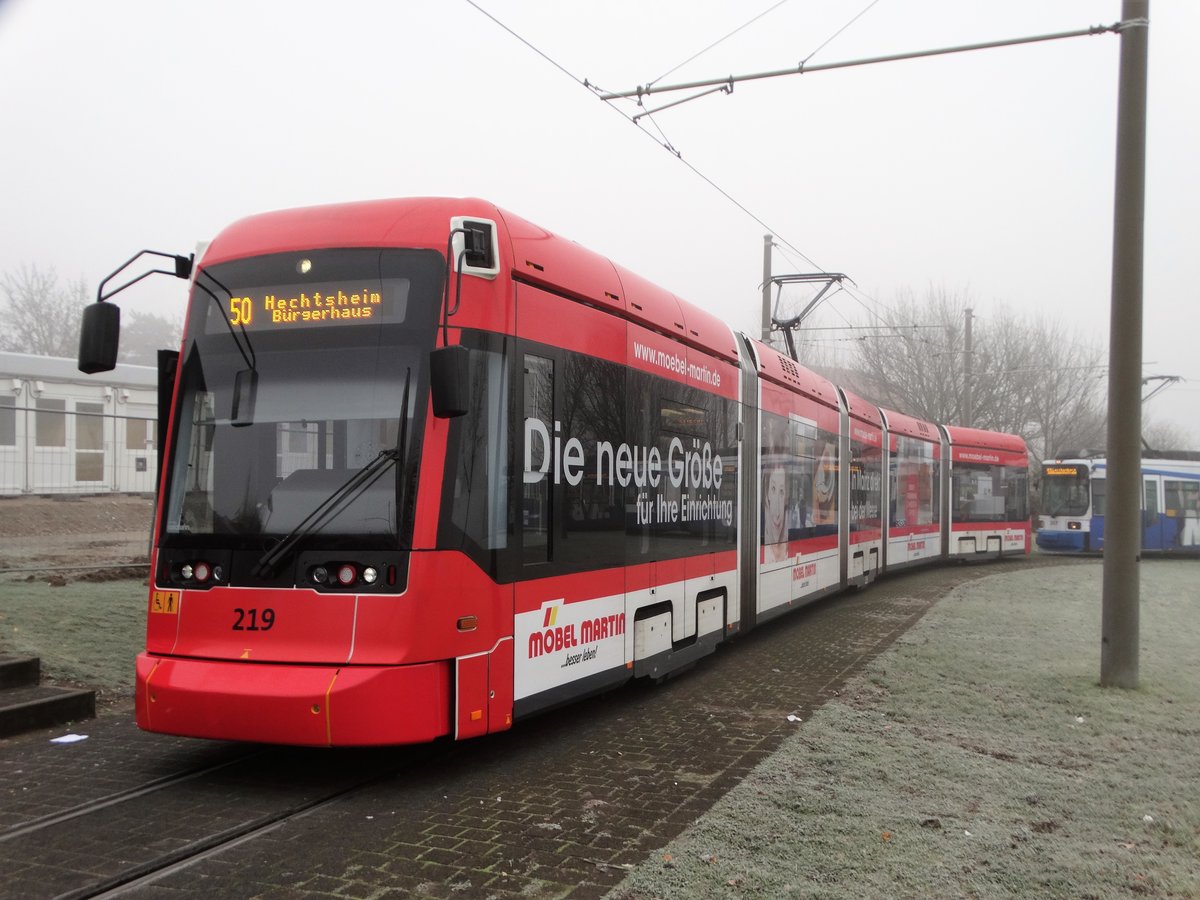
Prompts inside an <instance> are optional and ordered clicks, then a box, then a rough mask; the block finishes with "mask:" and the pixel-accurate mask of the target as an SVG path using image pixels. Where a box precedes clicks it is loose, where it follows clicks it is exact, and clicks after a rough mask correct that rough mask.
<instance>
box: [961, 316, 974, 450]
mask: <svg viewBox="0 0 1200 900" xmlns="http://www.w3.org/2000/svg"><path fill="white" fill-rule="evenodd" d="M965 312H966V315H967V322H966V325H965V326H964V327H963V425H965V426H966V427H968V428H974V427H975V422H974V419H975V410H973V409H972V408H971V406H972V401H973V399H974V398H973V397H972V396H971V379H972V377H973V372H972V369H973V366H972V363H971V307H969V306H968V307H967V308H966V310H965Z"/></svg>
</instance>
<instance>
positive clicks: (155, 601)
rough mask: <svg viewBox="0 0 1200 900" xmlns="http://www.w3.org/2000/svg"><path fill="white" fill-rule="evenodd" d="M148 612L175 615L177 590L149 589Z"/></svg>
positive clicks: (177, 607)
mask: <svg viewBox="0 0 1200 900" xmlns="http://www.w3.org/2000/svg"><path fill="white" fill-rule="evenodd" d="M150 612H152V613H166V614H167V615H169V616H173V615H176V614H177V613H178V612H179V591H151V592H150Z"/></svg>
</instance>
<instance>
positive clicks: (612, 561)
mask: <svg viewBox="0 0 1200 900" xmlns="http://www.w3.org/2000/svg"><path fill="white" fill-rule="evenodd" d="M560 377H561V379H562V384H563V390H562V391H561V392H560V393H561V409H560V410H559V413H560V414H559V420H560V421H561V422H562V428H563V430H562V435H561V444H560V448H559V451H558V452H559V455H560V459H561V467H562V468H563V470H564V474H563V476H562V477H561V478H560V479H558V484H557V485H556V486H555V488H554V489H555V490H557V491H559V492H560V493H561V501H560V502H561V503H562V507H561V515H560V516H559V519H558V521H559V523H560V527H559V528H558V529H557V530H556V535H555V536H556V542H555V545H554V565H555V570H556V571H567V572H582V571H586V570H588V569H598V568H603V567H606V566H620V565H623V564H624V562H625V504H626V497H625V495H626V491H627V489H626V488H622V487H621V486H620V485H619V484H615V483H613V479H611V478H605V477H603V469H602V467H601V466H600V465H599V460H598V458H597V457H598V448H599V447H600V445H601V444H606V445H611V444H612V443H613V442H614V439H616V438H621V439H623V438H624V437H625V431H626V429H625V405H624V403H623V402H622V401H621V399H620V398H622V397H624V396H625V393H626V389H627V388H626V372H625V369H624V367H622V366H620V365H618V364H617V363H613V362H609V361H607V360H603V359H597V358H596V357H592V356H585V355H583V354H581V353H566V354H564V355H563V362H562V370H561V373H560ZM699 413H700V414H701V415H703V411H702V410H700V411H699ZM618 443H619V441H618ZM644 466H645V464H644V461H643V469H644Z"/></svg>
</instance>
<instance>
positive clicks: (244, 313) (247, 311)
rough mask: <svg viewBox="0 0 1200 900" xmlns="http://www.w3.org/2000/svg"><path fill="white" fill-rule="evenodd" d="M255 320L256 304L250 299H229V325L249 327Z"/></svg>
mask: <svg viewBox="0 0 1200 900" xmlns="http://www.w3.org/2000/svg"><path fill="white" fill-rule="evenodd" d="M253 318H254V304H253V303H251V302H250V298H249V297H230V298H229V323H230V324H231V325H249V324H250V320H251V319H253Z"/></svg>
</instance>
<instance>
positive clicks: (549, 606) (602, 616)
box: [514, 596, 625, 699]
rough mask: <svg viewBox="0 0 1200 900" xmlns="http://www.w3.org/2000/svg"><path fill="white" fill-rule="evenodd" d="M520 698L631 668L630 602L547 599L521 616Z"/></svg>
mask: <svg viewBox="0 0 1200 900" xmlns="http://www.w3.org/2000/svg"><path fill="white" fill-rule="evenodd" d="M514 635H515V639H516V646H517V654H518V657H517V668H516V684H515V689H516V693H515V696H516V697H517V699H520V698H522V697H528V696H530V695H532V694H537V693H540V692H542V691H545V690H549V689H550V688H554V687H557V686H559V685H561V684H565V683H566V682H568V681H573V680H575V679H576V678H581V677H584V676H587V675H593V674H596V673H599V672H603V671H605V670H607V669H615V668H620V667H622V666H624V665H625V598H624V597H622V596H616V597H598V598H595V599H593V600H581V601H577V602H574V603H567V602H565V601H564V600H562V599H558V600H547V601H546V602H544V603H542V605H541V606H540V608H538V609H535V610H531V611H530V612H525V613H518V614H517V616H516V623H515V629H514Z"/></svg>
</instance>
